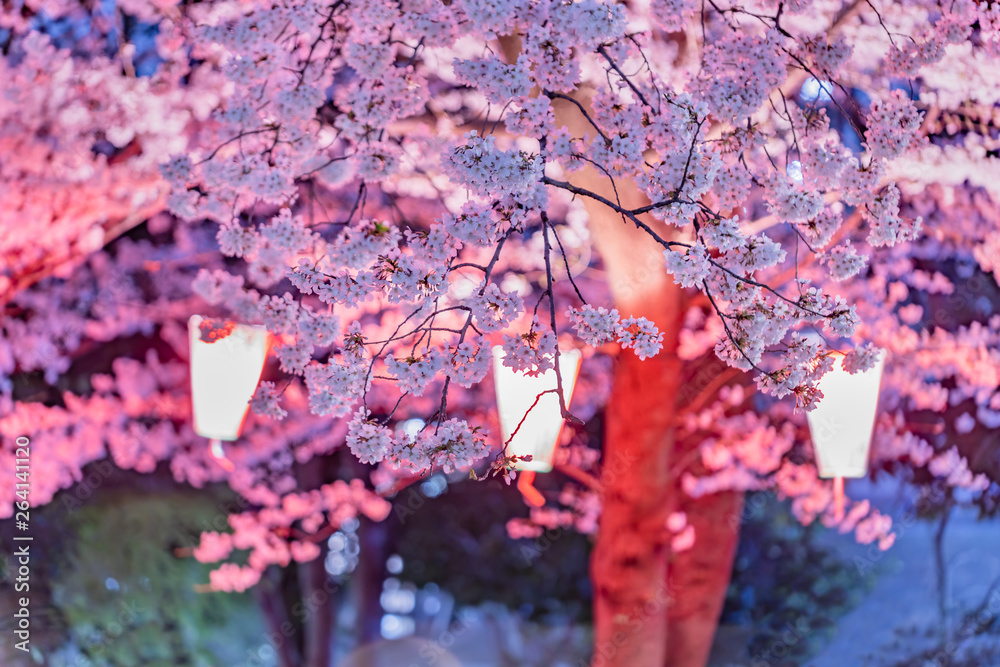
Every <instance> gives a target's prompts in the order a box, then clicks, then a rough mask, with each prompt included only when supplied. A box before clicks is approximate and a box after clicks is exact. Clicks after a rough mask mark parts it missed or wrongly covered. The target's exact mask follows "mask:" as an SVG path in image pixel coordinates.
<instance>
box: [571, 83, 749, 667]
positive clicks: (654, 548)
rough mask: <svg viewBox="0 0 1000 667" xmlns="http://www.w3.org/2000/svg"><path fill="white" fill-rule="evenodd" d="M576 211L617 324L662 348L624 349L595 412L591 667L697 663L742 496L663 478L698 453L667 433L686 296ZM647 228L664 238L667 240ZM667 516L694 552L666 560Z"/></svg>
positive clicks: (633, 240)
mask: <svg viewBox="0 0 1000 667" xmlns="http://www.w3.org/2000/svg"><path fill="white" fill-rule="evenodd" d="M578 97H579V98H580V101H581V102H582V103H583V104H584V107H585V108H587V107H589V105H588V104H587V100H586V99H585V96H584V95H583V94H578ZM553 106H554V107H555V109H556V113H557V119H558V121H560V122H564V123H565V124H566V125H567V126H569V127H570V128H571V130H573V132H574V134H575V135H578V136H582V135H583V134H585V133H586V131H587V129H586V127H585V121H584V119H583V118H582V115H581V114H580V113H579V111H578V110H576V109H572V108H569V105H567V104H565V103H562V102H561V101H559V100H556V101H554V104H553ZM574 114H575V115H576V118H574ZM572 181H573V182H574V183H575V184H577V185H580V186H582V187H585V188H587V189H589V190H591V191H592V192H595V193H597V194H600V195H602V196H604V197H607V198H608V199H611V200H612V201H615V200H616V197H617V198H618V200H619V201H620V202H621V205H622V206H624V207H626V208H637V207H639V206H642V205H644V204H646V203H648V201H647V200H646V198H645V196H644V195H643V194H642V193H641V192H640V191H639V190H638V189H637V188H636V187H635V184H634V183H631V182H628V181H624V180H620V181H618V182H617V183H616V184H615V186H616V187H615V188H612V187H611V181H610V180H609V179H608V178H607V177H606V176H604V175H603V174H601V173H599V172H597V171H596V170H594V169H585V170H582V171H581V172H580V173H579V174H576V175H574V178H573V179H572ZM584 203H585V205H586V207H587V212H588V214H589V216H590V229H591V232H592V233H593V235H594V240H595V245H596V247H597V250H598V252H599V253H600V255H601V259H602V260H603V263H604V266H605V269H606V271H607V275H608V284H609V287H610V289H611V293H612V296H613V298H614V303H615V306H616V307H617V308H618V310H619V312H620V313H621V315H622V316H623V317H627V316H636V317H646V318H648V319H650V320H652V321H653V322H655V323H656V325H657V327H659V329H660V331H661V332H662V333H663V334H664V338H663V350H662V352H660V354H659V355H658V356H656V357H654V358H652V359H647V360H645V361H640V360H639V359H638V358H637V357H636V356H635V355H634V354H633V353H632V352H631V351H629V350H627V351H624V352H623V353H622V354H621V355H620V356H619V358H618V360H617V364H616V368H615V380H614V388H613V390H612V395H611V399H610V401H609V403H608V407H607V410H606V411H605V442H604V472H603V475H602V483H603V486H604V509H603V514H602V518H601V524H600V532H599V534H598V537H597V546H596V548H595V551H594V559H593V563H592V565H591V575H592V579H593V584H594V623H595V647H594V662H593V664H594V666H595V667H597V666H602V667H613V666H619V665H620V666H621V667H663V666H664V665H669V666H670V667H703V666H704V665H705V664H706V663H707V660H708V654H709V652H710V650H711V647H712V640H713V637H714V634H715V628H716V626H717V624H718V618H719V614H720V612H721V610H722V604H723V602H724V600H725V593H726V588H727V587H728V584H729V578H730V574H731V571H732V560H733V555H734V553H735V548H736V544H737V538H738V530H739V522H738V521H735V522H734V521H732V520H731V518H732V517H733V516H736V517H738V516H739V512H740V507H741V504H742V494H736V493H725V494H715V495H712V496H707V497H704V498H699V499H695V498H689V497H687V496H686V494H684V492H683V490H681V488H680V485H679V479H677V477H676V475H673V476H672V472H676V471H672V466H676V465H677V463H678V462H679V461H683V460H687V458H686V457H687V455H688V454H690V453H692V451H693V450H694V449H696V448H697V445H698V443H696V442H695V443H689V442H686V443H678V442H676V441H675V438H674V426H673V425H674V420H675V417H676V411H677V409H678V407H679V406H680V405H682V404H684V403H686V402H688V400H685V399H689V398H690V397H688V396H687V394H688V393H690V392H685V391H684V387H683V386H682V378H684V377H688V376H691V375H697V374H693V373H691V369H689V368H686V367H685V362H684V361H682V360H681V359H679V358H678V357H677V344H678V339H677V334H678V331H679V330H680V328H681V326H682V322H683V315H684V312H685V309H686V308H687V306H688V301H689V300H688V299H687V298H686V295H685V293H684V292H683V291H682V290H681V289H680V288H678V287H677V286H676V285H675V284H674V283H673V281H672V280H671V279H670V277H669V276H668V275H667V273H666V271H665V269H664V268H663V250H664V249H663V248H662V247H661V246H660V245H659V244H657V243H656V242H655V241H653V240H652V239H651V238H650V237H649V235H648V234H646V233H645V232H643V231H642V230H638V229H636V228H635V226H634V225H632V224H626V223H625V222H624V221H623V220H622V218H621V216H619V215H617V214H615V213H614V212H613V211H611V210H610V209H608V208H607V207H605V206H604V205H603V204H600V203H597V202H593V201H591V200H585V201H584ZM646 222H647V224H650V225H651V226H652V227H653V228H654V229H656V230H657V232H658V233H659V234H660V235H661V236H662V237H664V238H672V237H673V236H676V234H671V232H673V231H674V230H667V229H664V228H663V226H662V225H661V224H660V223H658V222H656V221H655V220H649V219H647V220H646ZM678 240H679V239H678ZM696 363H697V362H696ZM699 389H700V387H699ZM672 511H683V512H686V513H687V514H688V522H689V523H690V524H691V525H693V526H694V529H695V535H696V543H695V546H694V547H693V548H692V549H690V550H688V551H686V552H683V553H680V554H671V553H670V548H669V541H668V540H669V537H670V535H669V534H668V533H667V531H666V527H665V523H666V518H667V516H669V514H670V512H672ZM668 573H669V574H668Z"/></svg>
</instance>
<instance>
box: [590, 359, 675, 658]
mask: <svg viewBox="0 0 1000 667" xmlns="http://www.w3.org/2000/svg"><path fill="white" fill-rule="evenodd" d="M679 376H680V360H679V359H677V357H676V355H675V354H673V353H672V350H665V351H664V352H662V353H661V354H660V355H658V356H656V357H654V358H652V359H647V360H645V361H639V359H638V357H636V356H634V355H633V354H631V353H625V354H622V355H621V357H620V358H619V360H618V364H617V368H616V372H615V385H614V390H613V393H612V396H611V400H610V402H609V404H608V407H607V410H606V412H605V420H606V423H605V441H604V465H603V473H602V476H601V481H602V483H603V486H604V509H603V512H602V514H601V523H600V532H599V533H598V538H597V546H596V548H595V551H594V556H593V562H592V564H591V575H592V579H593V584H594V622H595V637H594V639H595V644H594V662H593V664H594V665H595V667H596V666H598V665H607V666H611V665H616V666H617V665H621V666H622V667H625V666H628V667H661V666H662V665H664V664H665V663H664V660H665V656H666V642H665V633H666V618H667V612H668V608H669V607H670V604H671V600H672V595H671V591H670V590H669V589H668V588H667V576H666V575H667V559H668V556H669V543H668V541H667V540H668V534H667V531H666V528H665V524H666V520H667V516H668V508H669V505H668V503H667V492H668V489H669V488H670V485H669V473H670V467H669V463H670V453H671V449H672V440H673V429H672V427H671V422H672V420H673V416H674V411H673V397H674V396H675V395H676V392H677V386H676V383H677V381H678V378H679Z"/></svg>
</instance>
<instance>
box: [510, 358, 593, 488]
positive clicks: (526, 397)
mask: <svg viewBox="0 0 1000 667" xmlns="http://www.w3.org/2000/svg"><path fill="white" fill-rule="evenodd" d="M580 356H581V355H580V351H579V350H571V351H569V352H563V351H560V352H559V373H560V375H561V376H562V384H563V396H564V397H565V400H566V405H567V406H568V405H569V403H570V400H572V398H573V388H574V386H575V385H576V376H577V374H578V373H579V370H580ZM503 358H504V351H503V348H502V347H501V346H499V345H498V346H496V347H494V348H493V379H494V381H495V383H496V392H497V409H498V411H499V413H500V430H501V433H502V434H503V441H504V442H507V441H508V440H510V443H509V444H508V445H507V453H508V454H509V455H511V456H528V455H530V456H531V460H530V461H517V463H516V464H515V468H516V469H517V470H520V471H522V472H521V474H520V475H518V482H517V488H518V489H520V491H521V493H522V494H523V495H524V497H525V499H526V500H527V501H528V502H529V503H531V504H532V505H536V506H540V505H542V504H544V502H545V500H544V499H543V498H542V495H541V494H540V493H539V492H538V490H537V489H535V488H534V486H533V485H532V484H533V482H534V479H535V473H536V472H549V471H550V470H552V460H553V458H555V449H556V444H557V443H558V442H559V433H560V432H561V431H562V426H563V416H562V411H561V410H560V407H559V396H558V394H557V386H558V385H557V382H556V370H555V369H554V368H553V369H550V370H548V371H546V372H544V373H541V374H539V375H537V376H535V377H529V376H527V375H525V374H524V373H519V372H516V371H514V370H513V369H511V368H508V367H507V366H504V365H503ZM546 392H547V393H546ZM512 434H513V437H511V435H512Z"/></svg>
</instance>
